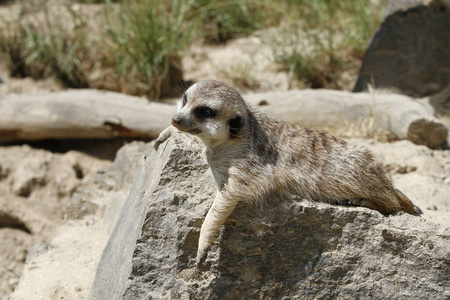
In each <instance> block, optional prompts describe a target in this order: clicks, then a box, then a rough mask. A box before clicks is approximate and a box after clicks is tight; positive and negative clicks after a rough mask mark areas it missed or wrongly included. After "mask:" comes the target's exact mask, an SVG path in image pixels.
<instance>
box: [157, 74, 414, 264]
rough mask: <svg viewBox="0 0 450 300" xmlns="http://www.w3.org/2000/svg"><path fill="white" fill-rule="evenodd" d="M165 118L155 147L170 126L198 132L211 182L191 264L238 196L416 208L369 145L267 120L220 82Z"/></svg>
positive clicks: (186, 97) (197, 87)
mask: <svg viewBox="0 0 450 300" xmlns="http://www.w3.org/2000/svg"><path fill="white" fill-rule="evenodd" d="M171 124H172V126H170V127H168V128H166V129H165V130H164V131H163V132H161V134H160V135H159V137H158V139H157V140H156V141H155V144H154V147H155V149H158V146H159V145H160V144H161V143H162V142H164V141H165V140H166V139H168V138H169V137H170V135H171V134H172V133H173V132H177V131H181V132H184V133H189V134H192V135H195V136H197V137H199V138H200V139H201V141H202V142H203V143H204V145H205V156H206V159H207V162H208V164H209V167H210V169H211V171H212V174H213V177H214V179H215V182H216V186H217V194H216V197H215V199H214V201H213V203H212V206H211V207H210V209H209V211H208V213H207V215H206V217H205V220H204V222H203V224H202V226H201V229H200V238H199V242H198V251H197V257H196V266H197V268H200V266H201V264H202V263H203V261H204V260H205V258H206V254H207V251H208V248H209V247H210V246H211V244H212V243H213V242H214V240H215V238H216V236H217V235H218V232H219V229H220V227H221V225H222V224H223V223H224V222H225V220H226V219H227V218H228V216H229V215H230V214H231V213H232V212H233V210H234V208H235V207H236V204H237V203H238V202H240V201H249V200H251V201H260V200H262V199H265V198H268V197H267V196H268V195H270V194H273V193H276V194H278V195H279V196H289V195H297V196H299V197H302V198H305V199H310V200H318V201H325V202H329V203H334V204H348V203H350V204H353V205H359V206H364V207H368V208H371V209H374V210H377V211H379V212H380V213H382V214H392V213H395V212H399V211H404V212H407V213H409V214H413V215H414V214H419V213H420V210H419V209H418V208H416V207H415V206H414V205H413V204H412V202H411V201H410V200H409V199H408V198H407V197H406V196H405V195H404V194H403V193H402V192H400V191H399V190H396V189H395V188H394V187H393V185H392V182H391V180H390V179H389V177H388V176H386V174H385V173H384V172H383V169H382V167H381V165H380V164H379V163H378V162H377V161H376V160H375V158H374V156H373V155H372V153H371V152H370V151H369V150H368V149H366V148H364V147H357V146H352V145H350V144H348V143H347V142H345V141H344V140H342V139H339V138H336V137H334V136H333V135H329V134H326V133H322V132H319V131H316V130H311V129H307V128H304V127H302V126H298V125H293V124H291V123H288V122H283V121H278V120H275V119H272V118H270V117H268V116H267V115H266V114H264V113H262V112H261V111H259V110H257V109H255V108H253V107H251V106H249V105H247V103H246V102H245V101H244V100H243V98H242V97H241V95H240V94H239V93H238V92H237V91H235V90H234V89H232V88H230V87H228V86H227V85H225V84H223V83H221V82H219V81H214V80H204V81H200V82H198V83H196V84H194V85H193V86H191V87H190V88H189V89H188V90H187V91H186V92H185V93H184V94H183V96H182V98H181V100H180V101H179V104H178V110H177V112H176V113H175V115H174V116H173V118H172V120H171Z"/></svg>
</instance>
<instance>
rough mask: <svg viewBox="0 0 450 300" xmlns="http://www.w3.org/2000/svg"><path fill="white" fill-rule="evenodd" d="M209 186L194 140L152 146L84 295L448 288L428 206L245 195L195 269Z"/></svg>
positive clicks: (390, 294) (364, 293) (441, 232)
mask: <svg viewBox="0 0 450 300" xmlns="http://www.w3.org/2000/svg"><path fill="white" fill-rule="evenodd" d="M430 151H431V150H430ZM150 179H151V180H150ZM214 192H215V188H214V185H213V182H212V179H211V177H210V175H209V173H208V171H207V165H206V163H205V161H204V160H203V158H202V155H201V153H200V146H199V144H198V143H197V142H195V141H193V140H192V139H190V138H188V137H186V136H183V135H178V134H177V135H174V136H173V138H171V139H170V140H169V141H168V142H167V143H166V144H163V145H161V146H160V150H159V151H158V152H153V153H151V155H150V156H149V157H148V158H147V159H146V162H145V163H144V165H143V167H142V169H141V171H140V173H139V174H138V176H137V178H136V180H135V183H134V186H133V188H132V192H131V193H130V195H129V197H128V199H127V202H126V203H127V204H126V205H125V206H124V208H123V210H122V212H121V216H120V218H119V220H118V223H117V224H116V227H115V229H114V231H113V233H112V236H111V238H110V241H109V243H108V246H107V247H106V249H105V252H104V254H103V257H102V260H101V261H100V264H99V268H98V271H97V274H96V279H95V282H94V285H93V286H92V290H91V295H90V298H91V299H268V298H270V299H411V297H414V299H448V297H450V290H449V289H448V286H449V284H450V281H449V277H448V274H449V273H450V265H449V260H450V228H449V224H448V222H447V223H445V224H438V223H433V222H432V221H430V220H429V219H430V218H429V216H430V215H429V213H428V212H426V213H425V217H423V218H420V217H414V216H409V215H405V214H400V215H397V216H390V217H384V216H382V215H380V214H379V213H378V212H375V211H371V210H368V209H365V208H350V207H342V206H332V205H328V204H323V203H312V202H307V201H297V200H295V199H284V200H280V201H277V202H274V203H271V204H268V205H265V206H263V207H255V206H253V205H249V204H245V203H243V204H242V205H240V206H239V207H238V208H237V209H236V211H235V212H234V213H233V214H232V215H231V217H230V218H229V220H228V221H227V223H226V224H225V226H223V227H222V230H221V234H220V237H219V238H218V240H217V242H216V243H215V245H214V246H213V247H212V249H211V250H210V252H209V255H208V259H207V260H206V266H207V271H205V272H203V273H200V274H199V273H196V272H195V262H194V259H195V253H196V249H197V239H198V235H199V229H200V226H201V224H202V221H203V217H204V215H205V214H206V212H207V210H208V208H209V206H210V204H211V202H212V196H213V194H214ZM419 205H420V204H419ZM447 216H448V215H447Z"/></svg>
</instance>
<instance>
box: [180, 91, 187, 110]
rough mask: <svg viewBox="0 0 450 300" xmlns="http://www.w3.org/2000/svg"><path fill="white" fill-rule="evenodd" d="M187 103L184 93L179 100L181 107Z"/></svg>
mask: <svg viewBox="0 0 450 300" xmlns="http://www.w3.org/2000/svg"><path fill="white" fill-rule="evenodd" d="M186 102H187V95H186V93H184V94H183V98H182V100H181V107H183V106H185V105H186Z"/></svg>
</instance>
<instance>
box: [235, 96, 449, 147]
mask: <svg viewBox="0 0 450 300" xmlns="http://www.w3.org/2000/svg"><path fill="white" fill-rule="evenodd" d="M244 98H245V99H246V100H247V102H249V103H250V104H252V105H256V106H258V105H259V106H260V108H261V109H262V110H264V111H266V112H267V114H269V115H271V116H273V117H275V118H279V119H283V120H286V121H289V122H291V123H295V124H300V125H303V126H306V127H311V128H316V129H320V130H325V131H330V132H342V129H343V128H344V127H348V126H349V124H364V121H365V120H368V119H371V120H372V121H373V123H372V130H374V131H385V132H390V133H392V134H394V135H395V136H396V137H397V138H398V139H408V140H410V141H412V142H414V143H415V144H419V145H426V146H428V147H437V146H440V145H442V144H444V143H445V142H446V141H447V134H448V132H447V128H446V126H445V125H444V124H443V123H442V122H441V121H440V120H439V119H437V118H436V117H435V110H434V108H433V107H432V106H431V105H430V104H429V103H428V102H427V101H425V100H414V99H412V98H410V97H407V96H403V95H397V94H370V93H350V92H343V91H334V90H301V91H285V92H271V93H262V94H248V95H245V96H244ZM261 104H263V105H261Z"/></svg>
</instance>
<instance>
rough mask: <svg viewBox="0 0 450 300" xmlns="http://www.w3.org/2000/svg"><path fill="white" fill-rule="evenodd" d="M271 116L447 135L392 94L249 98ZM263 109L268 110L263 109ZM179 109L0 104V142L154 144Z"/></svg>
mask: <svg viewBox="0 0 450 300" xmlns="http://www.w3.org/2000/svg"><path fill="white" fill-rule="evenodd" d="M244 99H246V100H247V101H248V102H250V104H252V105H255V106H260V108H261V109H262V110H264V111H266V112H267V114H269V115H271V116H273V117H275V118H278V119H282V120H286V121H289V122H292V123H296V124H301V125H303V126H306V127H311V128H316V129H320V130H326V131H331V132H336V131H339V129H341V130H342V128H344V127H345V126H348V124H362V123H363V121H364V120H366V119H368V118H372V119H373V120H374V122H373V128H374V129H375V130H380V131H381V130H383V131H388V132H391V133H393V134H394V135H396V136H397V137H398V138H400V139H409V140H411V141H413V142H414V143H417V144H423V145H427V146H429V147H436V146H439V145H441V144H443V143H444V142H445V141H446V139H447V129H446V127H445V126H444V125H443V124H442V122H441V121H440V120H438V119H436V118H435V117H434V109H433V107H432V106H431V105H430V104H428V102H425V101H417V100H413V99H411V98H409V97H407V96H402V95H392V94H369V93H356V94H354V93H348V92H341V91H331V90H300V91H286V92H272V93H260V94H249V95H244ZM263 102H266V103H267V104H268V105H261V103H263ZM174 111H175V106H174V105H168V104H162V103H154V102H148V101H146V100H145V99H142V98H137V97H132V96H127V95H123V94H118V93H112V92H102V91H97V90H69V91H64V92H57V93H49V94H43V95H37V96H29V95H8V96H6V97H4V98H0V142H10V141H19V140H40V139H49V138H56V139H59V138H60V139H66V138H102V139H109V138H114V137H129V138H139V139H146V140H150V139H154V138H156V137H157V136H158V134H159V133H160V132H161V131H162V130H163V129H164V128H165V127H167V126H169V124H170V119H171V117H172V115H173V113H174Z"/></svg>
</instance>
